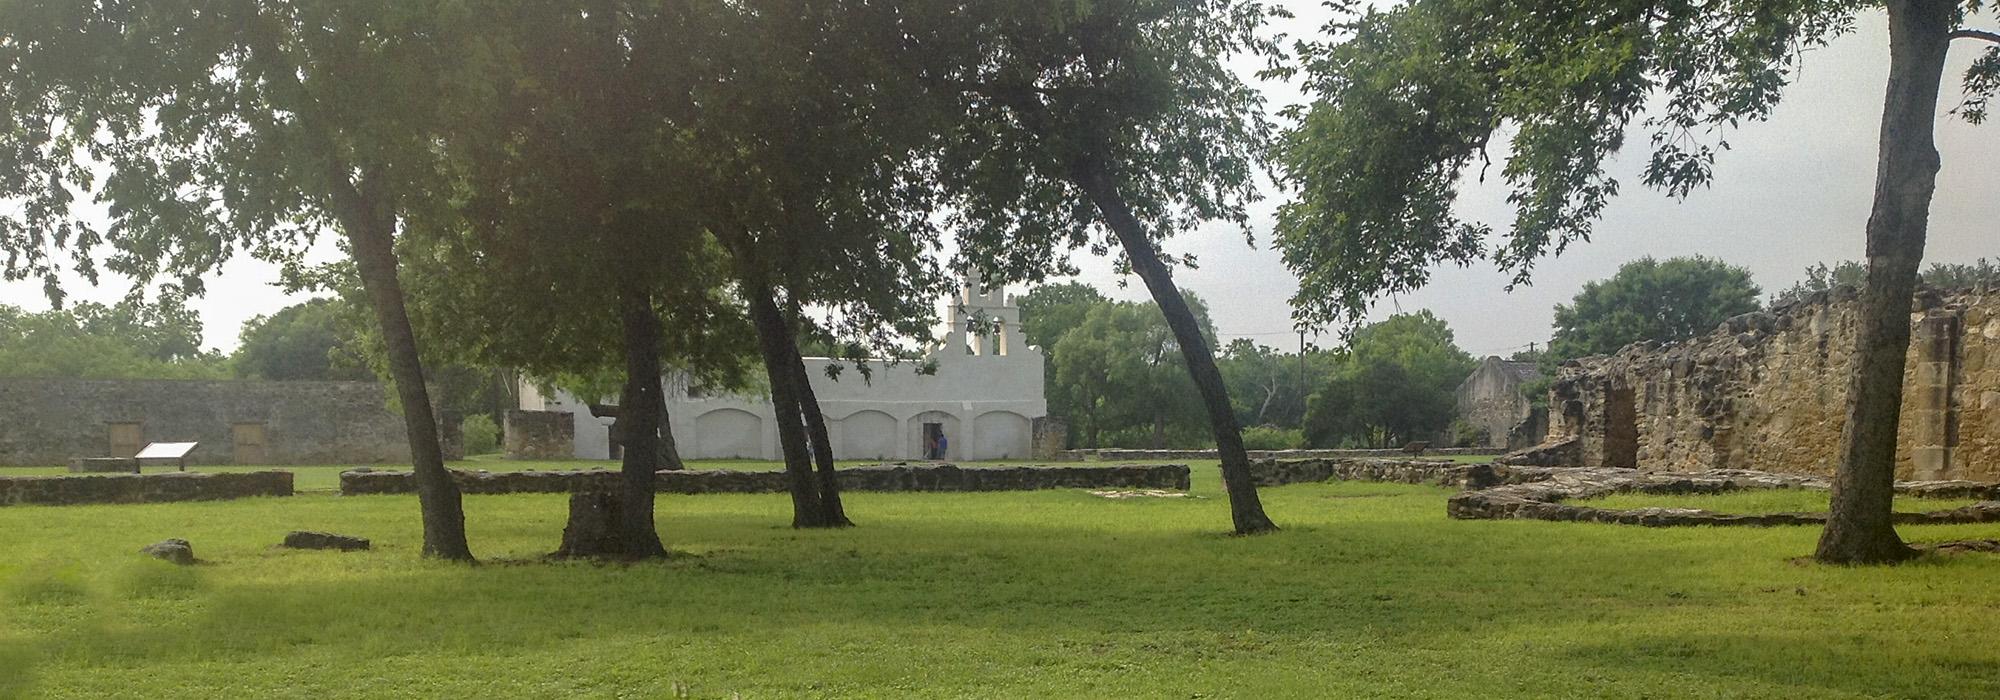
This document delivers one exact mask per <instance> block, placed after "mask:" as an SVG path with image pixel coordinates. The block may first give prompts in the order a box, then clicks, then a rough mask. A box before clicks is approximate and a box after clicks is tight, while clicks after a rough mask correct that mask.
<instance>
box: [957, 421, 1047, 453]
mask: <svg viewBox="0 0 2000 700" xmlns="http://www.w3.org/2000/svg"><path fill="white" fill-rule="evenodd" d="M972 433H973V436H974V437H975V438H977V439H978V442H977V443H974V445H973V454H974V455H975V457H974V458H975V459H1024V458H1026V457H1028V456H1029V445H1030V444H1031V442H1030V441H1031V439H1032V438H1033V435H1031V434H1030V432H1029V427H1028V419H1027V417H1026V416H1022V415H1021V414H1019V413H1014V412H1012V411H987V412H986V413H982V414H979V417H978V418H976V419H974V420H973V426H972Z"/></svg>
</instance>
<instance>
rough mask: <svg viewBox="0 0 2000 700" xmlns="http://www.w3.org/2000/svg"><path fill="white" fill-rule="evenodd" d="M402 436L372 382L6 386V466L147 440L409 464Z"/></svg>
mask: <svg viewBox="0 0 2000 700" xmlns="http://www.w3.org/2000/svg"><path fill="white" fill-rule="evenodd" d="M404 436H405V433H404V430H403V419H402V417H401V416H399V415H397V414H396V413H394V412H392V411H390V410H389V408H388V394H386V393H385V392H384V391H383V388H382V385H381V384H377V383H374V382H310V381H298V382H270V381H206V380H160V379H115V380H97V379H6V380H0V465H8V466H50V465H57V464H68V463H69V461H70V460H72V459H77V458H84V457H130V456H132V453H133V452H136V451H137V450H138V449H139V448H140V447H143V446H144V445H145V444H146V443H149V442H199V443H201V446H200V447H198V448H196V449H195V451H194V452H193V453H191V454H189V455H188V463H189V464H329V463H333V464H338V463H349V464H370V463H386V462H405V463H407V462H408V461H409V458H410V446H409V443H408V441H407V440H406V439H405V437H404ZM121 452H122V454H119V453H121Z"/></svg>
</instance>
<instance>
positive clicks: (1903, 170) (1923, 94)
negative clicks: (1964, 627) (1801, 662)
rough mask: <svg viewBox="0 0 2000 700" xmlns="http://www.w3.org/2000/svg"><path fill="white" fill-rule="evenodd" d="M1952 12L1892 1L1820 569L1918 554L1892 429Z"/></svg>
mask: <svg viewBox="0 0 2000 700" xmlns="http://www.w3.org/2000/svg"><path fill="white" fill-rule="evenodd" d="M1957 5H1958V3H1957V2H1956V0H1892V1H1891V2H1889V86H1888V91H1887V96H1886V97H1885V98H1884V99H1883V105H1882V132H1881V144H1880V149H1881V150H1880V153H1879V155H1878V156H1877V159H1876V164H1875V168H1876V170H1875V203H1874V210H1873V211H1872V212H1870V213H1869V215H1868V280H1867V282H1866V283H1865V284H1864V285H1863V287H1862V292H1861V322H1860V328H1859V329H1858V332H1857V333H1856V338H1855V352H1854V367H1855V369H1854V374H1853V376H1852V377H1851V378H1850V381H1849V383H1848V395H1847V426H1846V428H1845V430H1844V431H1843V432H1842V434H1841V460H1840V469H1839V471H1838V472H1836V473H1835V475H1834V478H1833V497H1832V498H1833V502H1832V508H1831V510H1830V512H1829V513H1828V514H1827V521H1826V530H1825V531H1824V532H1822V533H1821V534H1820V540H1819V548H1818V550H1817V551H1815V552H1814V554H1813V557H1814V558H1815V559H1818V560H1819V561H1821V562H1826V563H1830V564H1883V563H1892V562H1897V561H1902V560H1904V559H1908V558H1910V557H1912V556H1915V552H1914V551H1913V550H1911V549H1910V548H1909V547H1908V546H1907V545H1904V544H1903V540H1902V538H1901V537H1898V536H1897V535H1896V528H1895V526H1894V525H1893V524H1892V523H1891V522H1890V514H1891V512H1892V509H1893V503H1892V501H1893V499H1894V497H1895V492H1894V490H1893V487H1894V482H1895V478H1896V429H1897V421H1898V419H1899V417H1900V416H1899V414H1900V413H1901V411H1902V405H1903V364H1904V361H1905V359H1906V358H1907V356H1908V355H1909V351H1910V303H1911V297H1912V296H1913V295H1914V293H1915V291H1916V286H1917V268H1918V265H1920V264H1921V263H1922V262H1923V257H1924V237H1925V234H1926V233H1927V229H1928V227H1929V223H1930V207H1931V194H1932V192H1934V191H1935V190H1936V188H1937V172H1938V166H1939V162H1938V152H1937V143H1936V140H1935V138H1934V135H1933V125H1934V124H1935V122H1936V120H1937V99H1938V85H1939V83H1940V82H1942V81H1943V79H1944V59H1945V50H1946V48H1947V47H1948V46H1949V45H1950V43H1951V37H1950V34H1951V29H1952V23H1953V22H1954V21H1955V14H1956V10H1957Z"/></svg>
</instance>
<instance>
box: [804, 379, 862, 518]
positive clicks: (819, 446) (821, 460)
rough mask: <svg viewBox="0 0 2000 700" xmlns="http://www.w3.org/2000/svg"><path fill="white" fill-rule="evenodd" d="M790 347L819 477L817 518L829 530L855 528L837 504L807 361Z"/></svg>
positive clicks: (829, 450)
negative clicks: (818, 513)
mask: <svg viewBox="0 0 2000 700" xmlns="http://www.w3.org/2000/svg"><path fill="white" fill-rule="evenodd" d="M791 347H792V367H793V368H794V370H793V373H792V381H793V382H794V383H795V385H794V388H795V389H796V390H797V393H798V397H799V409H800V415H801V416H802V417H803V418H804V419H805V424H806V437H808V438H811V442H812V453H813V462H814V465H815V466H816V468H817V469H816V473H817V475H818V476H819V507H820V511H821V514H820V517H821V518H822V519H823V520H824V521H825V522H826V523H827V526H828V527H854V521H853V520H849V519H848V518H847V507H846V506H845V505H842V504H841V502H840V478H839V474H837V473H836V472H835V471H834V469H833V441H832V440H831V439H829V438H828V437H827V431H826V415H825V414H823V413H820V410H819V397H818V396H816V395H814V394H813V388H812V377H811V376H810V375H808V374H807V373H806V360H805V358H803V357H800V356H799V353H798V343H797V342H793V343H792V344H791Z"/></svg>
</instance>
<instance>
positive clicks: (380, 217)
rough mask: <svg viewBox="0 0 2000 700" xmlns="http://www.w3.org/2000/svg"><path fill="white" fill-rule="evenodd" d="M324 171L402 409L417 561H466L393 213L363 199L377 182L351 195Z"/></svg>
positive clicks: (337, 172)
mask: <svg viewBox="0 0 2000 700" xmlns="http://www.w3.org/2000/svg"><path fill="white" fill-rule="evenodd" d="M330 171H331V172H330V174H331V175H332V176H333V181H334V182H335V185H336V186H335V191H334V196H333V200H334V205H335V210H336V216H337V217H338V219H339V220H340V228H341V231H342V232H343V233H344V234H345V235H346V237H347V242H348V245H349V247H351V248H352V249H353V257H354V267H355V270H356V271H357V272H358V273H359V274H360V277H361V286H362V288H363V289H364V290H365V291H366V292H367V294H368V302H369V305H370V306H373V307H374V309H375V320H376V322H377V323H378V324H379V325H380V326H381V329H382V343H383V346H384V347H385V349H386V351H387V354H388V357H389V377H390V378H391V379H393V380H395V383H396V396H397V398H398V399H399V400H400V401H401V402H402V404H403V429H404V431H406V434H407V436H408V438H409V441H410V465H411V468H412V472H413V475H414V478H415V480H416V483H417V503H418V507H419V508H420V509H421V510H422V512H423V522H424V549H423V553H424V556H429V557H437V558H440V559H450V560H457V561H472V560H473V556H472V547H471V546H470V545H468V544H467V543H466V540H465V504H464V502H463V499H462V497H461V496H460V495H459V491H458V484H457V483H456V482H454V481H452V478H451V472H449V471H446V470H445V468H444V449H443V447H442V446H441V445H440V444H439V442H438V425H437V416H435V415H434V414H433V413H432V412H431V411H432V408H431V397H430V390H429V389H428V388H427V387H426V386H425V385H424V367H423V359H422V356H421V355H420V354H419V353H418V350H417V336H416V331H414V330H412V329H411V328H410V316H409V311H408V309H406V308H404V306H403V284H402V281H401V280H399V279H398V278H397V276H396V239H395V233H394V232H395V226H396V217H395V213H394V212H392V211H390V210H389V208H388V207H387V205H386V204H385V203H384V201H383V199H384V198H383V197H382V196H381V195H380V193H376V192H372V191H370V190H371V189H372V188H371V184H372V183H374V182H378V181H379V180H378V178H375V177H367V176H364V178H363V181H362V185H361V187H359V188H356V187H351V186H349V185H348V182H349V181H348V180H347V177H348V175H347V173H346V172H345V169H344V168H343V167H337V166H336V167H332V168H330Z"/></svg>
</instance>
